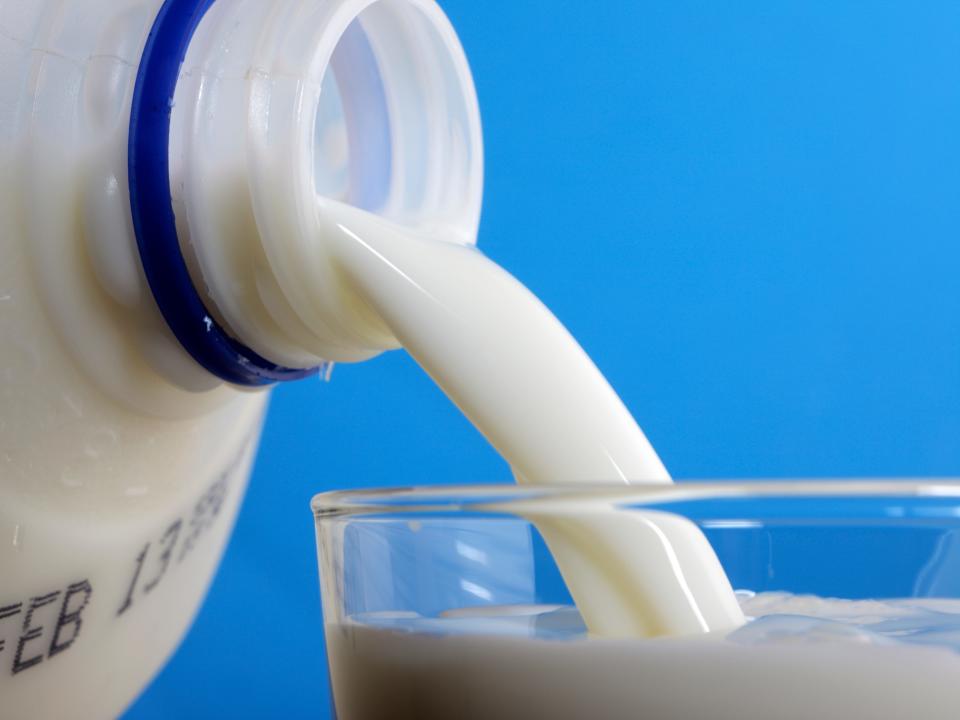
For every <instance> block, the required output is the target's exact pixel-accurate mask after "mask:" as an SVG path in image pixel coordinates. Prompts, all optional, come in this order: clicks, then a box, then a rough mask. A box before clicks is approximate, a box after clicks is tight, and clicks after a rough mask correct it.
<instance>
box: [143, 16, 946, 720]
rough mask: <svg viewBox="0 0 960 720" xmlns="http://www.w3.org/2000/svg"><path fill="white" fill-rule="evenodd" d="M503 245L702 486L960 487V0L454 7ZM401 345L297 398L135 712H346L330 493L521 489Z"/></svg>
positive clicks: (289, 401) (508, 258)
mask: <svg viewBox="0 0 960 720" xmlns="http://www.w3.org/2000/svg"><path fill="white" fill-rule="evenodd" d="M441 4H442V5H443V6H444V8H445V9H446V10H447V12H448V14H449V15H450V16H451V19H452V20H453V22H454V25H455V26H456V27H457V29H458V31H459V32H460V35H461V38H462V41H463V44H464V46H465V47H466V50H467V54H468V56H469V58H470V60H471V64H472V67H473V71H474V74H475V77H476V82H477V86H478V92H479V94H480V102H481V108H482V111H483V116H484V125H485V141H486V157H487V180H486V196H485V204H484V215H483V223H482V227H481V236H480V242H481V246H482V247H483V248H484V250H485V251H486V252H487V253H488V254H489V255H490V256H492V257H493V258H494V259H496V260H498V261H499V262H501V263H502V264H503V265H505V266H506V267H507V268H508V269H510V270H511V271H512V272H513V273H514V274H516V275H517V276H518V277H520V278H521V279H522V280H523V281H524V282H526V283H527V284H528V285H529V286H530V287H531V289H532V290H533V291H534V292H536V293H537V294H539V295H540V297H541V298H543V299H544V301H545V302H546V303H547V304H548V305H549V306H550V307H552V308H553V309H554V311H555V312H556V313H557V315H558V316H559V317H560V318H561V319H562V320H563V321H564V322H565V323H566V324H567V325H568V326H569V327H570V329H571V330H572V331H573V333H574V334H575V335H576V336H577V337H578V338H579V339H580V341H581V342H582V343H583V345H584V346H585V348H586V349H587V351H588V352H589V353H590V354H591V355H592V356H593V357H594V359H595V360H596V362H597V363H598V365H599V366H600V368H601V369H602V370H603V371H604V372H605V373H606V374H607V376H608V377H609V379H610V380H611V382H612V383H613V385H614V386H615V387H616V388H617V389H618V391H619V392H620V393H621V395H622V396H623V398H624V400H625V401H626V403H627V405H628V406H629V407H630V408H631V409H632V410H633V412H634V413H635V415H636V416H637V418H638V420H639V421H640V422H641V424H642V426H643V427H644V428H645V429H646V431H647V433H648V435H649V436H650V439H651V440H652V442H653V443H654V445H655V446H656V447H657V448H658V450H659V451H660V453H661V455H662V457H663V459H664V461H665V462H666V464H667V466H668V467H669V468H670V470H671V471H672V472H673V473H674V474H675V475H677V476H679V477H736V476H797V475H800V476H833V475H858V476H859V475H946V474H960V441H958V440H960V287H958V279H960V245H958V242H957V240H958V238H960V82H958V78H960V71H958V68H960V5H958V4H957V3H956V2H955V1H953V0H951V1H944V2H935V1H934V0H926V1H925V2H923V3H907V2H881V1H879V0H870V1H867V0H864V1H862V2H859V1H856V0H846V1H845V2H836V1H835V0H824V1H822V2H812V1H810V0H802V1H801V0H797V1H796V2H774V3H770V2H767V1H764V2H759V1H758V2H753V1H744V0H741V1H740V2H737V3H702V2H692V1H687V0H671V2H657V3H654V2H637V1H636V0H623V1H620V0H616V1H615V0H604V1H603V2H599V3H584V2H572V1H570V2H563V1H560V0H522V2H510V3H506V2H503V3H481V2H476V1H475V0H445V1H443V2H442V3H441ZM509 477H510V476H509V473H508V472H507V469H506V467H505V465H504V464H503V463H502V461H500V460H499V459H498V458H497V456H496V455H495V454H494V453H493V452H492V451H491V450H490V449H489V448H488V447H487V446H486V445H485V443H484V442H483V440H482V439H480V438H479V436H478V435H476V433H475V432H474V431H473V430H472V429H471V427H470V426H469V425H468V423H467V422H466V421H465V420H464V419H463V418H462V417H460V415H459V414H458V413H457V411H456V410H455V409H453V408H452V406H450V405H449V404H448V402H447V401H446V400H445V399H444V397H443V396H442V395H441V394H440V392H439V391H438V390H436V389H435V388H434V387H433V386H432V385H431V383H430V382H429V381H428V380H427V379H426V377H425V376H424V375H423V374H422V373H421V372H420V371H419V370H418V369H417V367H416V366H415V365H414V364H413V363H412V362H411V361H410V360H409V359H408V358H407V357H406V356H404V355H403V354H401V353H394V354H391V355H389V356H387V357H382V358H379V359H377V360H374V361H372V362H368V363H365V364H364V365H362V366H353V367H350V366H340V367H338V368H337V369H336V370H335V372H334V375H333V381H332V382H331V383H330V384H322V383H320V382H318V381H307V382H302V383H300V384H297V385H293V386H289V387H283V388H279V389H278V390H277V392H276V393H275V397H274V402H273V406H272V410H271V414H270V417H269V420H268V423H267V427H266V431H265V435H264V439H263V448H262V451H261V453H260V456H259V460H258V463H257V466H256V471H255V473H254V477H253V481H252V485H251V487H250V491H249V494H248V497H247V500H246V504H245V506H244V509H243V511H242V513H241V515H240V518H239V522H238V525H237V530H236V534H235V535H234V537H233V540H232V542H231V545H230V547H229V550H228V552H227V555H226V558H225V560H224V563H223V566H222V568H221V570H220V573H219V575H218V576H217V579H216V581H215V583H214V586H213V589H212V592H211V594H210V597H209V600H208V601H207V603H206V605H205V606H204V608H203V610H202V612H201V614H200V616H199V619H198V621H197V623H196V625H195V627H194V628H193V630H192V632H191V633H190V635H189V637H188V638H187V640H186V642H185V643H184V645H183V647H182V648H181V650H180V651H179V653H178V654H177V655H176V657H175V658H174V659H173V661H172V662H171V663H170V665H169V666H168V667H167V668H166V670H164V672H163V673H162V674H161V675H160V676H159V677H158V678H157V680H156V681H155V682H154V683H153V685H152V686H151V687H150V689H149V690H148V691H147V692H146V694H145V695H144V696H143V698H142V699H141V700H140V701H139V702H138V703H137V704H136V705H135V706H134V708H133V709H132V710H131V711H130V713H129V717H130V718H159V717H234V718H239V717H286V718H294V717H327V713H328V710H327V702H328V700H327V682H326V670H325V664H324V663H325V659H324V653H323V639H322V635H321V618H320V610H319V601H318V590H317V579H316V566H315V556H314V547H313V542H314V540H313V526H312V518H311V516H310V513H309V509H308V501H309V498H310V497H311V495H312V494H313V493H315V492H317V491H321V490H326V489H332V488H344V487H360V486H386V485H408V484H422V483H439V482H443V483H450V482H474V481H498V480H499V481H506V480H509Z"/></svg>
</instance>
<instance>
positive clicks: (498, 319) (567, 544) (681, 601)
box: [318, 199, 743, 637]
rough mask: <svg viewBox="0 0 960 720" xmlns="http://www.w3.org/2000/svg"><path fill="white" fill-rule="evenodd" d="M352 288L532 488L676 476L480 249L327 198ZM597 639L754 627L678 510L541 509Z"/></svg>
mask: <svg viewBox="0 0 960 720" xmlns="http://www.w3.org/2000/svg"><path fill="white" fill-rule="evenodd" d="M318 203H319V207H318V214H319V216H320V219H321V222H322V223H323V226H324V238H323V240H324V242H325V243H327V244H328V245H329V247H331V249H332V252H333V254H334V257H335V259H336V261H337V263H338V265H339V269H340V270H341V271H342V273H343V274H344V276H345V278H346V280H347V283H346V284H347V286H348V287H349V289H350V290H351V291H353V292H355V293H356V294H357V295H358V296H359V298H360V300H361V301H362V302H364V303H366V304H367V305H368V306H369V307H370V309H371V310H372V311H373V312H374V313H375V314H376V315H377V316H378V317H379V318H380V319H381V320H382V322H383V323H384V324H385V325H386V326H387V328H388V329H389V330H390V331H391V332H392V333H393V335H394V336H395V337H396V338H397V340H398V341H399V342H400V343H401V344H402V345H403V346H404V348H406V350H407V351H408V352H409V353H410V354H411V355H412V356H413V357H414V358H415V359H416V360H417V362H418V363H419V364H420V365H421V366H422V367H423V369H424V370H425V371H426V372H427V373H428V374H429V375H430V376H431V377H432V378H433V379H434V381H435V382H436V383H437V384H438V385H439V386H440V387H441V388H442V389H443V390H444V392H446V394H447V395H448V396H449V397H450V399H451V400H453V402H454V403H456V405H457V406H458V407H459V408H460V409H461V410H462V411H463V413H464V414H465V415H466V416H467V417H468V418H469V419H470V420H471V422H473V424H474V425H475V426H476V427H477V428H478V429H479V430H480V432H481V433H483V435H484V436H485V437H486V438H487V439H488V440H489V441H490V443H491V444H492V445H493V446H494V447H495V448H496V449H497V451H498V452H499V453H500V454H501V455H502V456H503V457H504V458H505V459H506V460H507V462H509V463H510V465H511V467H512V468H513V470H514V473H515V475H516V477H517V480H518V481H519V482H523V483H530V484H536V483H550V484H556V483H588V482H606V483H609V482H620V483H629V482H630V481H631V480H632V481H646V482H650V481H656V482H670V476H669V475H668V474H667V471H666V469H665V468H664V466H663V464H662V463H661V462H660V459H659V457H658V456H657V454H656V452H655V451H654V450H653V448H652V447H651V445H650V443H649V441H648V440H647V438H646V436H645V435H644V434H643V432H642V431H641V430H640V428H639V427H638V426H637V424H636V422H635V421H634V419H633V417H632V416H631V415H630V413H629V412H628V411H627V409H626V408H625V407H624V405H623V403H622V402H621V401H620V398H619V397H618V396H617V395H616V393H615V392H614V391H613V389H612V388H611V387H610V385H609V384H608V383H607V381H606V380H605V379H604V377H603V376H602V375H601V374H600V372H599V370H597V368H596V366H595V365H594V364H593V362H592V361H591V360H590V358H589V357H587V355H586V354H585V353H584V351H583V349H582V348H581V347H580V346H579V344H578V343H577V342H576V341H575V340H574V339H573V337H572V336H571V335H570V334H569V333H568V332H567V330H566V329H565V328H564V327H563V325H561V324H560V322H559V321H558V320H557V319H556V318H555V317H554V316H553V314H552V313H550V311H549V310H548V309H547V308H546V307H545V306H544V305H543V304H542V303H541V302H540V301H539V300H538V299H537V298H536V297H535V296H534V295H533V294H532V293H530V291H529V290H527V289H526V288H525V287H524V286H523V285H521V284H520V283H519V282H518V281H517V280H516V279H514V278H513V277H512V276H511V275H510V274H508V273H507V272H506V271H505V270H503V269H502V268H500V267H499V266H498V265H496V264H495V263H493V262H492V261H490V260H489V259H487V258H486V257H485V256H484V255H483V254H482V253H480V252H479V251H478V250H476V249H475V248H473V247H472V246H466V245H461V244H457V243H453V242H448V241H445V240H444V239H443V238H438V237H435V236H431V235H430V234H428V233H422V234H417V233H414V232H412V231H410V230H407V229H405V228H401V227H399V226H397V225H394V224H392V223H390V222H387V221H385V220H383V219H381V218H379V217H376V216H374V215H371V214H369V213H366V212H364V211H362V210H358V209H356V208H353V207H350V206H347V205H344V204H341V203H337V202H334V201H330V200H326V199H320V200H318ZM528 519H530V520H531V521H532V522H534V523H535V524H536V526H537V528H538V530H539V531H540V533H541V534H542V535H543V537H544V540H545V541H546V542H547V544H548V546H549V547H550V550H551V552H552V553H553V556H554V559H555V560H556V562H557V566H558V567H559V568H560V571H561V573H562V574H563V576H564V579H565V581H566V583H567V586H568V588H569V590H570V593H571V595H572V596H573V598H574V600H575V601H576V603H577V606H578V608H579V610H580V612H581V614H582V616H583V617H584V620H585V622H586V624H587V626H588V627H589V629H590V631H591V633H594V634H596V635H604V636H613V637H637V636H640V637H649V636H656V635H687V634H695V633H701V632H705V631H712V630H725V629H730V628H733V627H736V626H738V625H740V624H742V623H743V614H742V612H741V610H740V608H739V605H738V604H737V601H736V597H735V596H734V593H733V590H732V588H731V587H730V583H729V581H728V580H727V578H726V575H725V574H724V572H723V569H722V568H721V567H720V564H719V561H718V560H717V558H716V556H715V554H714V553H713V550H712V548H711V547H710V545H709V543H708V542H707V540H706V538H705V537H704V536H703V534H702V533H701V532H700V530H699V529H698V528H697V527H696V526H694V525H693V524H692V523H690V522H689V521H687V520H685V519H683V518H680V517H678V516H674V515H668V514H664V513H656V512H645V513H630V514H629V515H623V514H615V513H613V512H610V511H608V510H606V509H605V508H603V507H602V506H600V505H598V506H596V507H585V508H583V509H582V511H581V510H579V509H578V510H577V511H575V512H570V513H567V514H565V515H563V516H558V515H555V514H551V516H550V517H549V518H548V517H545V516H540V517H537V516H534V515H529V516H528Z"/></svg>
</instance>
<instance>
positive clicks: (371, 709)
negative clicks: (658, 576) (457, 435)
mask: <svg viewBox="0 0 960 720" xmlns="http://www.w3.org/2000/svg"><path fill="white" fill-rule="evenodd" d="M743 605H744V611H745V612H746V613H747V614H748V615H754V616H756V617H758V618H759V619H757V620H753V621H752V622H751V623H750V624H748V625H747V626H746V627H744V628H741V629H740V630H737V631H735V632H733V633H730V634H727V635H725V634H714V635H704V636H700V637H699V638H680V639H659V640H597V639H590V640H587V639H585V636H584V633H585V627H584V626H583V624H582V622H581V620H580V618H579V616H578V615H577V613H576V611H575V610H573V609H572V608H556V607H552V608H551V607H548V608H542V609H539V610H538V608H536V607H525V608H518V609H515V610H513V609H511V608H499V609H498V608H479V609H475V610H474V611H473V612H463V611H457V612H452V613H444V614H441V616H440V617H437V618H416V617H410V615H409V614H407V615H405V616H403V617H396V618H390V617H388V616H379V617H376V618H363V617H360V618H355V619H353V622H350V623H348V624H345V625H328V626H327V639H328V648H329V652H330V667H331V681H332V688H333V694H334V697H335V700H336V709H337V717H338V718H339V720H379V719H380V718H395V719H396V720H404V719H406V718H417V719H418V720H433V719H437V720H439V719H441V718H444V719H446V718H462V720H489V719H490V718H498V720H526V719H527V718H557V719H558V720H568V719H569V720H583V718H595V719H596V720H620V719H623V720H628V719H633V718H644V719H645V720H674V719H676V720H680V719H683V720H689V719H692V718H710V719H711V720H771V719H773V718H776V720H812V719H814V718H816V719H817V720H849V719H850V718H869V719H870V720H913V719H914V718H927V719H929V720H950V719H952V718H955V717H956V713H957V681H958V678H960V601H917V600H907V601H899V602H851V601H846V600H823V599H819V598H805V597H791V596H783V595H776V594H770V595H758V596H756V597H747V598H744V599H743ZM784 613H786V614H784Z"/></svg>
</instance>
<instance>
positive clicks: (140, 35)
mask: <svg viewBox="0 0 960 720" xmlns="http://www.w3.org/2000/svg"><path fill="white" fill-rule="evenodd" d="M159 6H160V0H148V1H146V2H144V1H139V2H131V1H130V0H66V1H61V0H35V1H33V2H23V1H22V0H0V716H2V717H3V718H48V717H49V718H65V717H76V718H98V717H112V716H115V715H117V714H118V713H120V712H121V711H122V710H123V708H124V707H125V706H126V705H127V704H128V703H129V702H130V701H131V700H132V699H133V698H134V697H135V696H136V694H137V693H138V692H139V691H140V689H141V688H142V687H143V686H144V685H145V684H146V682H147V681H148V680H149V679H150V677H151V676H152V675H153V674H154V673H155V672H156V671H157V669H158V668H159V667H160V666H161V664H162V662H163V661H164V660H165V659H166V657H167V656H168V655H169V654H170V653H171V652H172V650H173V649H174V648H175V646H176V644H177V643H178V642H179V640H180V638H181V637H182V635H183V633H184V632H185V630H186V628H187V627H188V625H189V623H190V621H191V619H192V617H193V615H194V613H195V611H196V608H197V606H198V604H199V602H200V600H201V599H202V597H203V595H204V593H205V591H206V588H207V586H208V583H209V581H210V578H211V576H212V574H213V571H214V569H215V567H216V564H217V562H218V560H219V557H220V555H221V552H222V550H223V547H224V544H225V541H226V537H227V534H228V532H229V530H230V528H231V525H232V523H233V520H234V516H235V513H236V510H237V507H238V504H239V501H240V499H241V496H242V494H243V490H244V486H245V483H246V480H247V475H248V471H249V466H250V462H251V459H252V456H253V453H254V450H255V446H256V441H257V437H258V434H259V428H260V423H261V418H262V414H263V408H264V404H265V402H266V394H265V393H262V392H259V393H254V392H240V391H238V390H235V389H233V388H229V387H225V386H217V383H215V382H210V383H209V387H197V388H192V389H183V388H182V387H181V388H178V387H175V386H173V385H172V384H171V383H169V382H168V381H167V380H165V379H164V377H163V374H162V373H160V372H158V371H157V370H156V368H155V367H153V366H151V364H150V363H149V362H147V361H146V360H145V359H144V357H145V356H144V354H143V352H142V351H143V348H144V347H149V346H150V344H151V343H161V344H162V343H164V342H167V341H168V338H166V337H165V336H163V335H162V334H160V333H159V332H158V331H157V329H156V327H155V326H152V325H151V324H150V323H149V322H145V321H144V320H143V316H144V314H143V313H142V312H140V311H139V310H137V307H138V306H140V307H141V309H142V306H143V305H144V304H145V303H149V295H147V294H145V290H144V288H143V287H142V286H141V285H140V284H138V281H137V276H136V274H135V273H134V274H133V275H130V276H129V279H130V282H129V285H128V286H127V287H126V288H124V287H121V286H119V285H118V284H116V283H115V284H114V285H113V286H111V285H110V284H109V277H107V278H106V279H107V282H106V283H104V277H103V276H104V275H107V276H109V274H110V271H111V263H113V268H114V269H116V266H117V264H122V263H123V262H128V263H129V261H130V258H129V257H126V258H125V257H124V256H123V255H122V253H121V254H119V255H118V256H116V257H112V258H108V259H106V260H105V259H104V258H102V257H98V252H99V250H98V244H97V243H98V242H100V243H101V244H102V241H103V238H104V236H108V235H110V234H111V233H113V234H117V235H124V234H128V233H129V227H128V226H127V225H126V223H127V222H128V218H127V216H126V215H125V212H124V211H125V206H124V203H125V202H126V199H125V188H124V185H123V183H124V182H125V171H124V168H123V158H124V157H125V155H124V153H123V142H124V141H125V138H126V127H127V124H128V122H129V102H130V92H131V89H132V83H133V79H134V77H135V73H136V66H137V61H138V58H139V53H140V51H141V48H142V46H143V42H144V38H145V37H146V34H147V32H148V30H149V27H150V24H151V22H152V21H153V18H154V16H155V14H156V12H157V9H158V8H159ZM118 277H119V276H118ZM105 288H107V289H105ZM110 291H112V292H110ZM98 375H99V376H100V377H98ZM197 377H198V378H201V379H202V376H201V375H198V376H197ZM201 384H202V383H201ZM126 386H129V387H133V388H136V392H135V393H129V397H126V398H125V397H123V395H124V393H123V392H118V391H117V388H120V389H121V390H122V388H124V387H126Z"/></svg>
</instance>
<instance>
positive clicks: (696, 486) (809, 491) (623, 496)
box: [310, 477, 960, 520]
mask: <svg viewBox="0 0 960 720" xmlns="http://www.w3.org/2000/svg"><path fill="white" fill-rule="evenodd" d="M787 498H806V499H820V498H823V499H828V498H844V499H845V500H848V501H849V500H864V501H867V500H871V499H877V498H902V499H905V500H909V499H922V498H939V499H949V498H956V500H957V505H958V515H960V478H958V477H948V478H837V479H827V478H817V479H802V478H796V479H794V478H777V479H759V478H758V479H738V480H680V481H678V482H674V483H663V482H639V483H632V484H630V485H626V484H608V483H602V484H601V483H583V484H562V485H561V484H557V485H518V484H489V485H482V484H475V485H435V486H415V487H397V488H371V489H360V490H333V491H327V492H323V493H319V494H317V495H315V496H314V497H313V499H312V500H311V502H310V507H311V510H312V511H313V514H314V517H315V518H316V519H317V520H321V519H329V518H335V517H345V516H365V515H381V514H384V513H390V514H405V513H411V514H412V513H434V512H443V513H464V514H472V513H483V514H487V513H490V512H491V511H495V512H503V513H507V514H509V513H512V512H516V513H517V514H522V513H525V512H537V513H538V514H539V513H543V514H548V515H549V514H551V513H560V512H563V511H564V510H569V509H571V508H573V507H582V506H583V504H584V503H585V502H586V503H603V504H607V505H623V504H627V503H636V504H637V505H640V506H642V505H668V504H670V503H680V502H697V501H711V500H764V499H787Z"/></svg>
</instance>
